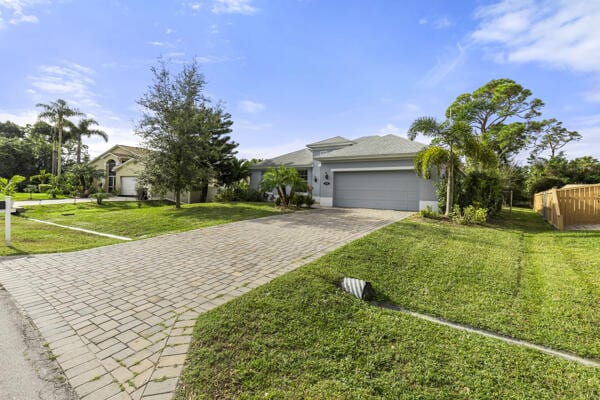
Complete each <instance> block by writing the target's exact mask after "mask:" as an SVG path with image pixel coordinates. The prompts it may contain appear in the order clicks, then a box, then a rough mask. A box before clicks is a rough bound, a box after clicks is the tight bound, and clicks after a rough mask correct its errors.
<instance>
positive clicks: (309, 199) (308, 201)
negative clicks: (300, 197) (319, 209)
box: [305, 193, 316, 208]
mask: <svg viewBox="0 0 600 400" xmlns="http://www.w3.org/2000/svg"><path fill="white" fill-rule="evenodd" d="M305 203H306V207H308V208H311V207H312V206H313V204H315V203H316V200H315V199H313V197H312V195H311V194H310V193H309V194H307V195H306V199H305Z"/></svg>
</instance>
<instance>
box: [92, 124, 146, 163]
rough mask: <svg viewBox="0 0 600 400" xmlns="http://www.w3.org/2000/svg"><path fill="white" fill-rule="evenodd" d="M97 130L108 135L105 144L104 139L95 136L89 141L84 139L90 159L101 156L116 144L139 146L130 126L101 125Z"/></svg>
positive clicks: (137, 138)
mask: <svg viewBox="0 0 600 400" xmlns="http://www.w3.org/2000/svg"><path fill="white" fill-rule="evenodd" d="M98 128H99V129H101V130H103V131H104V132H106V133H107V134H108V142H105V141H104V139H102V138H99V137H95V136H93V137H91V138H89V139H87V138H86V139H85V142H86V144H87V145H88V147H89V153H90V156H91V158H94V157H96V156H98V155H100V154H102V153H103V152H105V151H106V150H108V149H110V148H111V147H112V146H114V145H116V144H123V145H126V146H139V145H140V137H139V136H137V135H136V134H135V132H134V130H133V128H132V127H130V126H127V125H122V126H117V125H115V126H113V125H106V126H105V125H101V126H99V127H98Z"/></svg>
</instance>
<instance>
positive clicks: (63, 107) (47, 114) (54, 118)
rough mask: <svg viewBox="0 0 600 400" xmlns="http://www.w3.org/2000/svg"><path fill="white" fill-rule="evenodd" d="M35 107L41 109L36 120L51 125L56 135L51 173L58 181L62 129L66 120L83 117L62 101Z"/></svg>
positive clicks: (60, 167)
mask: <svg viewBox="0 0 600 400" xmlns="http://www.w3.org/2000/svg"><path fill="white" fill-rule="evenodd" d="M36 107H40V108H42V112H40V114H39V116H38V118H40V119H47V120H48V121H50V122H51V123H53V124H54V128H55V130H56V132H57V133H58V139H57V141H56V142H55V141H54V140H53V141H52V142H53V143H52V147H53V149H52V173H53V174H54V173H56V178H57V179H60V174H61V169H62V143H63V141H62V139H63V129H64V127H65V123H66V121H67V119H66V118H69V117H79V116H84V114H83V113H82V112H80V111H79V110H77V109H76V108H72V107H69V105H68V104H67V102H66V101H64V100H63V99H58V100H56V101H51V102H50V103H49V104H43V103H40V104H36Z"/></svg>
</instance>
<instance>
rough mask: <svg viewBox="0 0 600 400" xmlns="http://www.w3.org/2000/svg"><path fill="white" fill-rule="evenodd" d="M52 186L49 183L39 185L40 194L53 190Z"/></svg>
mask: <svg viewBox="0 0 600 400" xmlns="http://www.w3.org/2000/svg"><path fill="white" fill-rule="evenodd" d="M52 187H53V186H52V185H50V184H49V183H40V184H39V185H38V191H39V192H40V193H46V192H47V191H48V190H50V189H52Z"/></svg>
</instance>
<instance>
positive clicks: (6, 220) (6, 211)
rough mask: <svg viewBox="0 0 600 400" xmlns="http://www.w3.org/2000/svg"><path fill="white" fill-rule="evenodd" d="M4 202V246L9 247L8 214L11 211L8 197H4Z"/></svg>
mask: <svg viewBox="0 0 600 400" xmlns="http://www.w3.org/2000/svg"><path fill="white" fill-rule="evenodd" d="M4 201H5V202H6V203H5V204H6V205H5V207H4V243H6V246H7V247H8V246H10V212H11V210H12V204H11V203H12V201H11V198H10V196H5V197H4Z"/></svg>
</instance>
